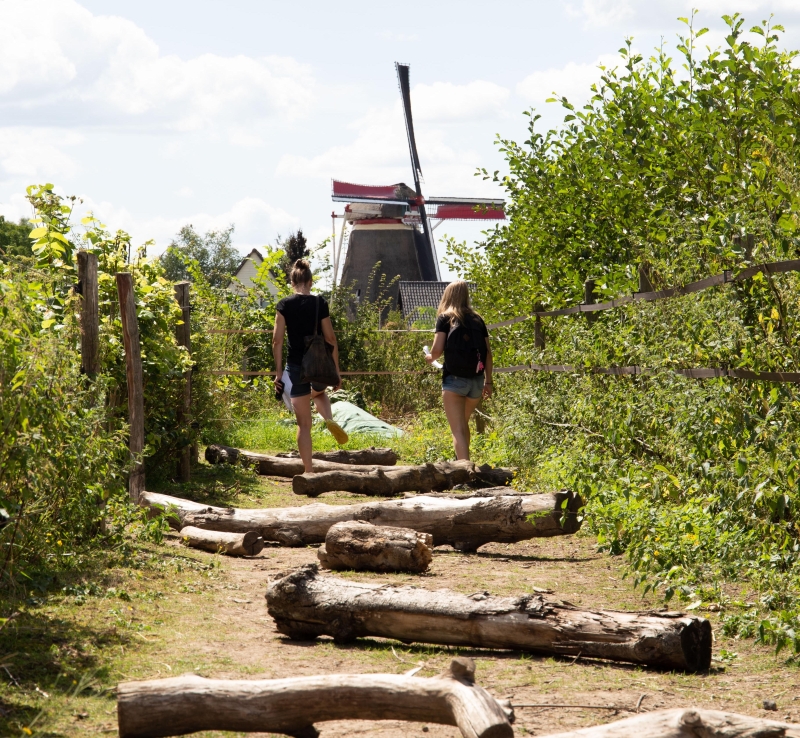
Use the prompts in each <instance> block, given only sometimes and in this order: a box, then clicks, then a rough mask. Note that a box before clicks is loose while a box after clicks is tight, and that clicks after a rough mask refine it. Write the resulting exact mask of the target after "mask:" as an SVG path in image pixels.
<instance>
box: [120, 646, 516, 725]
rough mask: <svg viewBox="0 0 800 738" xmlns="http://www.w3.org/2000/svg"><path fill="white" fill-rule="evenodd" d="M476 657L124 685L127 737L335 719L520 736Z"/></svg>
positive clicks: (185, 677) (122, 718) (122, 714)
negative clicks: (426, 673)
mask: <svg viewBox="0 0 800 738" xmlns="http://www.w3.org/2000/svg"><path fill="white" fill-rule="evenodd" d="M474 675H475V664H474V662H473V661H472V659H467V658H458V659H454V660H453V663H452V664H451V666H450V669H449V670H448V672H446V673H445V674H442V675H441V676H437V677H433V678H430V679H424V678H421V677H415V676H405V675H399V674H330V675H326V676H313V677H293V678H289V679H260V680H243V679H241V680H232V679H231V680H227V679H204V678H203V677H200V676H197V675H195V674H185V675H183V676H179V677H172V678H169V679H153V680H150V681H143V682H124V683H122V684H120V685H119V686H118V687H117V720H118V723H119V735H120V738H159V737H160V736H172V735H185V734H186V733H195V732H198V731H201V730H223V731H241V732H246V733H262V734H263V733H282V734H284V735H294V736H303V737H304V738H305V737H308V738H311V736H318V735H319V733H318V732H317V731H316V729H315V728H314V727H313V726H314V724H315V723H322V722H326V721H328V720H406V721H413V722H424V723H436V724H440V725H455V726H457V727H458V728H459V730H460V731H461V734H462V735H463V736H465V738H512V736H513V735H514V732H513V729H512V728H511V722H513V720H514V713H513V710H512V709H511V706H510V705H509V703H508V702H507V701H505V700H496V699H495V698H494V697H492V696H491V695H490V694H489V693H488V692H487V691H486V690H484V689H483V688H481V687H479V686H478V685H476V684H475V683H474Z"/></svg>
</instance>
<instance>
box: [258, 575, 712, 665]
mask: <svg viewBox="0 0 800 738" xmlns="http://www.w3.org/2000/svg"><path fill="white" fill-rule="evenodd" d="M267 607H268V610H269V614H270V615H271V616H272V617H273V618H274V620H275V623H276V626H277V628H278V630H279V631H280V632H281V633H284V634H285V635H288V636H289V637H290V638H297V639H308V638H316V637H317V636H320V635H330V636H333V638H334V639H335V640H337V641H351V640H353V639H355V638H358V637H362V636H378V637H382V638H396V639H398V640H400V641H403V642H404V643H414V642H417V643H436V644H441V645H449V646H470V647H481V648H504V649H506V648H507V649H514V650H520V651H533V652H535V653H543V654H563V655H573V656H577V655H583V656H585V657H589V658H591V657H596V658H603V659H614V660H616V661H632V662H634V663H638V664H647V665H648V666H658V667H663V668H667V669H680V670H684V671H702V670H705V669H708V668H709V666H710V665H711V624H710V623H709V622H708V620H706V619H705V618H698V617H685V616H683V615H682V614H681V613H635V612H634V613H628V612H603V611H591V610H585V611H584V610H580V609H578V608H577V607H575V606H573V605H569V604H566V603H563V602H558V601H553V600H546V599H544V598H543V597H542V596H541V595H536V594H534V595H525V596H523V597H517V598H512V597H494V596H492V595H490V594H489V593H488V592H487V593H477V594H474V595H462V594H458V593H456V592H450V591H448V590H437V591H435V592H430V591H427V590H424V589H419V588H416V587H393V586H389V585H386V584H364V583H360V582H353V581H349V580H345V579H338V578H336V577H330V576H319V567H318V566H317V565H316V564H306V565H305V566H301V567H299V568H297V569H295V570H294V571H293V572H290V573H289V574H287V575H286V576H284V577H282V578H281V579H277V580H275V581H274V582H272V584H270V586H269V587H268V589H267Z"/></svg>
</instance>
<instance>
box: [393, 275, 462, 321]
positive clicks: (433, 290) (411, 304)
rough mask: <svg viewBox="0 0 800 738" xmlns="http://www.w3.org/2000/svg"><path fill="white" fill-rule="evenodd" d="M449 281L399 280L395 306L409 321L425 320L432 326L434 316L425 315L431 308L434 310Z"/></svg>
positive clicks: (434, 319)
mask: <svg viewBox="0 0 800 738" xmlns="http://www.w3.org/2000/svg"><path fill="white" fill-rule="evenodd" d="M448 284H450V282H400V283H399V286H400V292H399V294H398V295H397V306H398V307H399V308H400V310H401V311H402V313H403V317H404V318H405V319H406V321H407V322H408V323H409V325H411V324H413V323H419V322H425V323H426V324H427V323H430V324H431V328H433V326H434V324H435V322H436V317H435V314H434V315H430V314H428V315H426V313H430V310H431V308H432V309H433V310H436V308H437V307H439V302H440V301H441V299H442V294H443V293H444V288H445V287H447V285H448Z"/></svg>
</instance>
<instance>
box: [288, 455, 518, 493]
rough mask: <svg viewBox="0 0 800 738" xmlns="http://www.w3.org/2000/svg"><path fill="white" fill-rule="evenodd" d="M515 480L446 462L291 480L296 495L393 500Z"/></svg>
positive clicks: (508, 475) (502, 473)
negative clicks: (414, 493)
mask: <svg viewBox="0 0 800 738" xmlns="http://www.w3.org/2000/svg"><path fill="white" fill-rule="evenodd" d="M513 477H514V473H513V471H511V470H510V469H492V468H491V467H490V466H485V467H479V466H476V465H475V464H473V463H472V462H471V461H443V462H440V463H438V464H422V465H420V466H397V467H394V468H388V469H373V470H371V471H366V470H365V471H362V470H360V469H358V470H356V469H353V468H352V467H351V468H344V469H336V470H331V471H324V472H320V473H311V474H299V475H297V476H296V477H294V478H293V479H292V490H293V491H294V493H295V494H297V495H307V496H308V497H317V496H319V495H321V494H322V493H323V492H335V491H338V492H357V493H359V494H362V495H376V496H381V497H390V496H392V495H396V494H399V493H401V492H412V491H418V492H430V491H432V490H442V489H452V488H453V487H455V486H456V485H457V484H478V485H481V484H482V485H485V486H489V487H494V486H497V485H498V484H509V483H510V482H511V480H512V479H513Z"/></svg>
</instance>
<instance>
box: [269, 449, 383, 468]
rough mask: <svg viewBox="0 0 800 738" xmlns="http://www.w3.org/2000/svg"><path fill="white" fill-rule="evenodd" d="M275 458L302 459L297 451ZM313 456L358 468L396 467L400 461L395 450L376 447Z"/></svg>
mask: <svg viewBox="0 0 800 738" xmlns="http://www.w3.org/2000/svg"><path fill="white" fill-rule="evenodd" d="M275 456H277V457H278V458H281V459H299V458H300V454H299V453H298V452H297V451H288V452H283V453H279V454H275ZM311 456H312V458H314V459H320V460H322V461H333V462H335V463H337V464H351V465H356V466H394V465H395V464H397V459H398V456H397V452H396V451H394V449H391V448H376V447H375V446H370V447H369V448H362V449H357V450H355V451H346V450H345V449H343V448H337V449H336V450H334V451H314V453H313V454H311Z"/></svg>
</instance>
